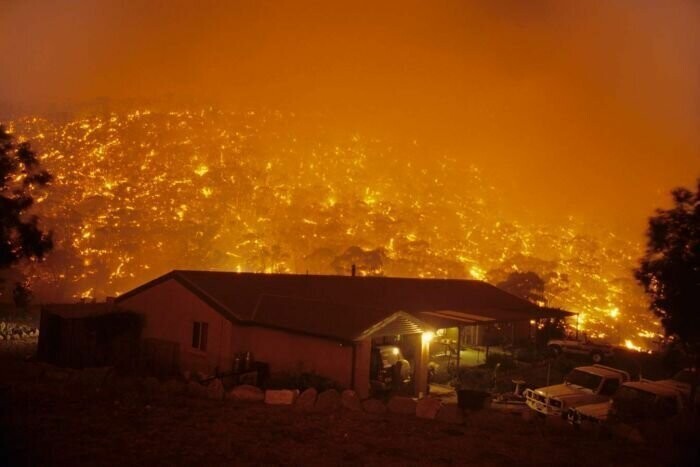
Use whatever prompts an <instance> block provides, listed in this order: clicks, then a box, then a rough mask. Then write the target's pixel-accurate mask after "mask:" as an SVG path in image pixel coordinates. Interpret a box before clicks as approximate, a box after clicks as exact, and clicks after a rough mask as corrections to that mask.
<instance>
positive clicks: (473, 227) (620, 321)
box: [10, 109, 658, 347]
mask: <svg viewBox="0 0 700 467" xmlns="http://www.w3.org/2000/svg"><path fill="white" fill-rule="evenodd" d="M294 121H295V117H294V116H293V115H291V114H282V113H281V112H267V113H265V112H248V113H237V112H227V111H221V110H215V109H204V110H197V111H193V110H182V111H150V110H148V109H138V110H134V111H129V112H111V113H108V114H105V115H102V116H91V117H87V118H77V117H76V118H68V119H66V120H65V121H58V120H50V119H44V118H39V117H31V118H22V119H18V120H16V121H13V122H11V124H10V129H11V130H13V131H14V132H15V133H16V134H17V135H18V136H19V137H20V138H23V139H29V140H31V141H33V142H34V143H35V145H36V147H37V149H38V150H39V151H40V156H41V157H42V163H43V164H44V165H45V166H46V168H47V169H48V170H49V171H50V172H51V173H53V174H54V177H55V181H54V184H53V185H52V186H51V187H49V189H47V190H46V191H45V192H42V193H37V196H38V197H40V198H41V199H42V202H41V203H40V204H37V205H36V206H35V210H36V212H37V214H38V215H39V216H40V217H41V218H42V220H43V222H44V223H45V225H46V226H47V227H48V228H50V229H52V230H53V231H54V232H55V238H56V241H57V246H56V249H55V251H54V252H53V253H52V255H51V256H50V258H49V259H48V260H47V261H46V262H45V263H43V264H41V265H29V266H28V269H27V271H26V272H27V274H28V275H29V276H30V277H31V278H32V282H33V284H34V288H35V290H37V293H38V294H40V296H42V297H44V299H46V300H65V299H67V298H69V297H72V298H80V297H95V296H98V297H102V296H105V295H115V294H119V293H121V292H124V291H126V290H129V289H130V288H133V287H135V286H137V285H139V284H141V283H143V282H144V281H146V280H148V279H151V278H153V277H154V276H156V275H158V274H162V273H165V272H167V271H169V270H171V269H174V268H198V269H226V270H235V271H258V272H296V273H304V272H309V273H325V274H338V273H343V274H346V273H347V272H348V270H349V265H350V264H357V265H358V274H385V275H392V276H414V277H455V278H474V279H480V280H484V279H485V280H489V281H491V282H498V281H499V280H503V279H504V278H505V277H506V276H507V274H508V273H510V272H514V271H533V272H536V273H538V274H539V275H540V276H541V277H543V278H544V279H545V281H546V283H547V290H546V299H547V304H548V305H550V306H559V307H562V308H565V309H568V310H571V311H576V312H580V313H581V314H580V325H581V327H582V328H583V327H584V325H585V328H586V329H587V330H588V331H590V332H592V333H593V334H594V335H595V333H598V334H599V335H608V336H617V338H618V339H622V338H625V337H635V336H654V335H657V331H658V327H657V325H656V323H655V322H654V320H653V319H652V317H651V315H650V314H649V312H648V311H647V310H646V301H645V298H644V296H643V294H642V292H641V290H640V289H639V287H637V285H636V284H635V283H634V281H633V279H632V278H631V274H630V270H631V268H632V267H633V266H634V258H635V257H636V256H637V253H636V252H637V251H639V245H636V244H634V243H631V242H628V241H625V240H623V239H621V238H618V237H616V236H614V235H611V234H609V233H605V232H600V233H599V234H596V235H591V234H583V233H581V232H582V228H581V226H580V225H579V224H577V223H576V220H574V219H571V218H570V219H568V220H566V221H564V222H563V223H562V224H560V225H538V224H532V225H524V224H522V223H519V222H515V221H509V220H508V219H504V218H503V217H502V216H501V215H500V214H499V202H500V201H499V199H498V194H497V191H496V190H495V189H494V188H493V187H492V186H490V185H489V183H488V181H487V180H483V179H482V175H481V173H480V171H479V170H478V168H477V167H464V166H462V164H460V163H458V162H457V161H456V160H454V159H452V158H450V157H449V156H435V157H430V158H427V157H425V154H423V153H421V155H422V156H423V157H411V151H413V152H416V153H417V152H421V151H423V152H424V151H426V149H424V148H422V147H420V146H418V145H416V144H407V145H406V147H396V146H393V145H390V144H388V143H384V142H382V141H379V140H377V139H374V138H370V137H363V136H361V135H357V134H353V135H349V136H348V137H347V138H342V139H340V140H339V139H334V140H333V141H332V142H328V141H326V140H324V139H323V138H318V139H313V138H303V137H301V136H299V135H298V134H297V133H296V132H295V130H294V127H293V125H290V122H292V123H293V122H294ZM399 152H400V157H399ZM426 159H430V162H426V163H423V164H420V165H419V164H417V163H416V162H408V163H406V162H405V161H416V160H426ZM583 317H585V320H584V319H583ZM626 344H628V347H629V346H630V345H633V344H632V343H631V341H629V340H627V341H626ZM635 347H636V346H635Z"/></svg>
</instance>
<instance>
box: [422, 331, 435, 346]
mask: <svg viewBox="0 0 700 467" xmlns="http://www.w3.org/2000/svg"><path fill="white" fill-rule="evenodd" d="M433 337H435V334H434V333H433V331H425V332H424V333H423V335H422V336H421V339H422V340H423V343H424V344H427V343H428V342H430V341H431V340H433Z"/></svg>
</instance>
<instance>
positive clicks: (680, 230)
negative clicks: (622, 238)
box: [635, 179, 700, 400]
mask: <svg viewBox="0 0 700 467" xmlns="http://www.w3.org/2000/svg"><path fill="white" fill-rule="evenodd" d="M672 196H673V203H674V204H673V207H672V208H670V209H657V210H656V214H655V215H654V216H652V217H651V218H650V219H649V227H648V229H647V245H646V251H645V253H644V256H643V257H642V258H641V260H640V265H639V268H638V269H637V270H636V271H635V277H636V279H637V280H638V281H639V283H640V284H641V285H642V286H643V287H644V290H645V291H646V293H647V294H648V295H649V297H650V299H651V301H650V308H651V311H653V312H654V314H655V315H656V316H658V317H659V318H661V325H662V326H663V328H664V331H665V333H666V335H667V336H668V337H671V338H673V339H675V340H676V341H678V342H679V343H680V344H681V345H682V346H683V347H684V348H685V350H686V351H687V352H688V353H689V354H690V355H691V356H693V357H694V358H695V366H696V368H699V367H700V179H698V181H697V192H695V193H693V192H692V191H691V190H688V189H686V188H676V189H675V190H673V192H672ZM696 387H697V371H696V377H695V382H694V384H693V388H692V391H691V400H694V399H693V397H694V395H695V392H696Z"/></svg>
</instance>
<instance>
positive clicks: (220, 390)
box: [207, 378, 225, 401]
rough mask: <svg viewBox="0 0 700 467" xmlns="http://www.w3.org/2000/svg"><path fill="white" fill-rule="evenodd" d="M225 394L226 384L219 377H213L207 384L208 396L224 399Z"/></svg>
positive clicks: (218, 399) (214, 398)
mask: <svg viewBox="0 0 700 467" xmlns="http://www.w3.org/2000/svg"><path fill="white" fill-rule="evenodd" d="M224 395H225V391H224V384H223V383H222V382H221V380H220V379H219V378H216V379H213V380H211V381H210V382H209V384H207V397H208V398H209V399H213V400H217V401H220V400H223V399H224Z"/></svg>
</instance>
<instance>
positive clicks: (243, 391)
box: [228, 384, 265, 402]
mask: <svg viewBox="0 0 700 467" xmlns="http://www.w3.org/2000/svg"><path fill="white" fill-rule="evenodd" d="M228 398H229V399H232V400H237V401H246V402H261V401H263V400H265V393H264V392H263V391H262V389H260V388H258V387H256V386H251V385H250V384H242V385H240V386H236V387H235V388H233V389H231V391H229V393H228Z"/></svg>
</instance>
